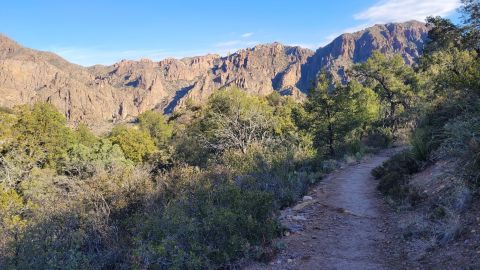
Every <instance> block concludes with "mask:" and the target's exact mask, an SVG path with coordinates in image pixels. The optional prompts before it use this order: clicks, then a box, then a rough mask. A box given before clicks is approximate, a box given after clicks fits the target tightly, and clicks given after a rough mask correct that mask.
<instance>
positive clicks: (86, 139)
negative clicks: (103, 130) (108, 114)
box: [74, 124, 99, 147]
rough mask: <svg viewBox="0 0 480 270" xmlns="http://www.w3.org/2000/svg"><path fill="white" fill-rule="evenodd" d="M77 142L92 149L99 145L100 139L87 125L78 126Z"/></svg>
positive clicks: (75, 133) (75, 136) (76, 131)
mask: <svg viewBox="0 0 480 270" xmlns="http://www.w3.org/2000/svg"><path fill="white" fill-rule="evenodd" d="M74 138H75V142H76V143H79V144H83V145H85V146H88V147H91V146H94V145H95V144H97V143H98V141H99V138H98V137H97V136H96V135H95V134H93V133H92V131H91V130H90V129H89V128H88V127H87V126H86V125H85V124H80V125H78V127H77V129H76V130H75V132H74Z"/></svg>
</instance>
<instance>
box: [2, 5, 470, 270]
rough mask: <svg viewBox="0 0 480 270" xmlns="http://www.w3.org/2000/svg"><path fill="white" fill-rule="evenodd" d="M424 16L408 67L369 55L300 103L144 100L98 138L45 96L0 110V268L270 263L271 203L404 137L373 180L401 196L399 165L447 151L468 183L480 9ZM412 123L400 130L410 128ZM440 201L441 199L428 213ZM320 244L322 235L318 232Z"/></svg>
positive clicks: (234, 95) (227, 96)
mask: <svg viewBox="0 0 480 270" xmlns="http://www.w3.org/2000/svg"><path fill="white" fill-rule="evenodd" d="M464 2H465V3H464V15H465V23H464V24H463V25H461V26H456V25H454V24H452V23H451V22H450V21H448V20H446V19H442V18H429V19H428V22H429V24H430V25H431V26H432V28H431V30H430V32H429V37H430V41H429V43H428V45H427V47H426V48H425V50H426V53H425V55H424V56H422V57H421V58H420V59H419V62H418V65H413V66H411V65H407V64H406V63H405V62H404V59H403V58H402V57H401V56H399V55H384V54H381V53H380V52H374V53H373V55H372V56H371V57H370V58H369V59H368V60H367V61H366V62H363V63H361V64H357V65H354V66H353V67H352V68H351V69H350V70H348V72H347V74H348V77H349V78H350V80H349V82H348V83H346V84H341V83H339V82H337V81H336V80H335V76H333V75H332V74H330V73H328V72H326V71H324V72H321V73H320V74H319V76H318V77H317V82H316V84H315V87H314V88H312V89H311V91H310V95H309V97H308V99H307V100H306V101H305V102H304V103H303V104H300V103H297V102H295V101H294V100H293V99H292V98H290V97H285V96H280V95H279V94H277V93H276V92H275V93H274V94H270V95H268V96H265V97H258V96H251V95H249V94H247V93H245V91H243V90H241V89H237V88H227V89H219V90H217V91H215V93H214V94H213V95H212V96H210V97H209V99H208V102H207V103H206V104H204V105H199V104H195V102H194V101H192V100H190V101H187V102H186V106H185V109H182V110H178V111H176V112H175V113H174V114H173V115H171V116H169V117H166V116H164V115H162V114H160V113H157V112H154V111H148V112H145V113H143V114H141V115H140V116H139V117H138V118H137V119H136V121H135V122H133V123H130V124H125V125H117V126H115V127H114V128H113V130H112V131H111V132H110V133H109V134H108V135H105V136H97V135H94V133H92V132H91V131H90V130H89V129H88V128H87V127H86V126H83V125H79V126H78V127H76V128H75V129H72V128H70V127H69V126H68V125H67V121H66V119H65V117H64V116H63V115H62V114H61V113H59V112H58V111H57V110H56V109H55V108H54V107H53V106H52V105H51V104H49V103H36V104H33V105H24V106H17V107H15V108H14V109H11V110H10V109H2V110H0V268H2V269H58V268H61V269H117V268H119V269H121V268H126V269H131V268H133V269H215V268H228V267H235V266H237V265H239V264H240V263H241V262H242V260H245V259H256V260H268V259H270V258H271V257H272V255H273V254H274V253H275V252H276V250H275V249H276V248H277V247H275V246H272V245H271V244H272V240H273V239H274V238H276V237H279V236H280V235H281V232H282V230H283V228H281V226H280V225H279V223H278V221H277V217H276V214H277V212H278V210H279V209H281V208H283V207H286V206H288V205H291V204H292V203H294V202H295V201H296V200H298V199H299V198H301V196H302V195H303V194H304V193H305V191H306V190H307V189H308V187H309V186H310V185H311V184H313V183H316V182H317V181H319V180H321V177H322V175H323V174H325V173H327V172H329V171H331V170H332V169H335V167H336V164H337V161H335V160H342V159H359V158H361V157H362V156H363V155H364V154H366V153H369V152H374V151H376V150H378V149H379V148H383V147H387V146H389V145H391V144H392V143H393V142H394V141H395V140H400V139H404V138H409V140H410V142H411V144H412V150H409V151H408V152H405V153H402V155H400V156H397V157H395V159H394V160H393V161H390V162H387V163H386V164H384V165H383V167H381V168H379V169H377V170H375V176H376V177H378V178H379V179H380V185H379V189H380V190H381V191H382V192H384V193H385V194H387V195H388V196H390V197H392V198H393V199H401V200H404V199H405V198H408V200H409V201H410V202H411V203H412V204H414V203H416V202H417V201H418V200H420V199H421V198H419V196H417V194H416V193H415V192H413V191H412V190H409V187H408V185H406V183H408V175H410V174H413V173H415V172H417V171H418V170H420V168H421V167H422V166H423V164H424V163H425V162H428V161H430V160H432V159H434V158H436V157H441V156H449V157H454V158H456V159H458V160H461V162H459V164H461V165H462V166H461V167H460V166H459V167H458V172H459V173H460V174H461V177H462V179H465V181H467V183H468V186H469V188H471V190H473V191H474V192H476V191H477V190H478V183H479V174H478V172H479V171H480V170H479V169H480V137H479V136H480V135H479V132H480V122H479V119H480V111H479V110H480V98H479V95H480V85H479V84H480V61H479V54H478V53H479V51H480V50H479V48H480V38H479V37H480V29H479V27H480V16H479V3H478V1H474V0H471V1H468V0H465V1H464ZM410 133H411V134H410ZM439 211H440V210H439ZM320 240H321V239H320Z"/></svg>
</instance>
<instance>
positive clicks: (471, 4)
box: [461, 0, 480, 54]
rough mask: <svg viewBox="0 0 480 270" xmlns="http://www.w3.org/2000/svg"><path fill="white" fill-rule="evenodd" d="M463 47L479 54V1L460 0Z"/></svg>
mask: <svg viewBox="0 0 480 270" xmlns="http://www.w3.org/2000/svg"><path fill="white" fill-rule="evenodd" d="M461 11H462V13H463V23H464V24H465V26H464V37H465V41H464V43H465V48H466V49H473V50H476V51H477V54H480V1H479V0H462V8H461Z"/></svg>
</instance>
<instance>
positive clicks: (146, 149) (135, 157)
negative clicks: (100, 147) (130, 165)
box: [110, 125, 156, 162]
mask: <svg viewBox="0 0 480 270" xmlns="http://www.w3.org/2000/svg"><path fill="white" fill-rule="evenodd" d="M110 140H111V141H112V143H114V144H118V145H119V146H120V148H122V151H123V153H124V154H125V157H126V158H128V159H130V160H132V161H134V162H141V161H144V160H145V159H146V158H147V157H148V156H149V155H151V154H153V153H154V152H155V151H156V147H155V142H154V141H153V140H152V138H151V137H150V136H149V135H148V133H147V132H145V131H141V130H138V129H136V128H129V127H127V126H125V125H118V126H116V127H114V128H113V130H112V133H111V134H110Z"/></svg>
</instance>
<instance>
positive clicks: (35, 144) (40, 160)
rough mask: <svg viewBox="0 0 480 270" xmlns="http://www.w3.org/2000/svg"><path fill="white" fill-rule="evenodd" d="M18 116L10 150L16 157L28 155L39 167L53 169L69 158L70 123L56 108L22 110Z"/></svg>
mask: <svg viewBox="0 0 480 270" xmlns="http://www.w3.org/2000/svg"><path fill="white" fill-rule="evenodd" d="M17 114H18V116H17V117H18V120H17V122H16V123H15V124H14V125H13V136H14V143H13V145H12V146H11V148H10V151H11V152H12V153H13V154H14V155H24V156H26V157H27V159H28V160H30V161H31V162H32V164H35V166H39V167H43V166H49V167H52V166H54V165H55V164H56V163H57V162H58V161H59V160H61V159H64V158H65V157H66V155H67V150H68V148H69V146H70V145H71V143H72V141H73V136H72V132H71V130H70V129H69V128H68V127H67V120H66V119H65V117H64V116H63V115H61V114H60V113H59V112H58V111H57V109H56V108H55V107H54V106H53V105H51V104H49V103H36V104H34V105H33V106H21V107H20V108H19V109H18V112H17Z"/></svg>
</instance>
